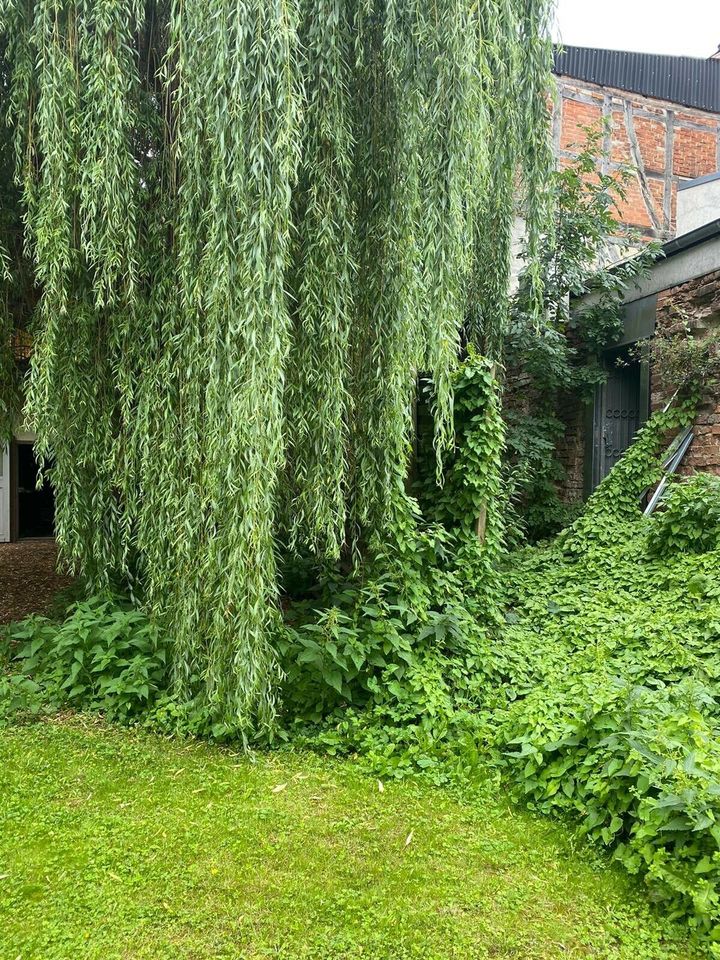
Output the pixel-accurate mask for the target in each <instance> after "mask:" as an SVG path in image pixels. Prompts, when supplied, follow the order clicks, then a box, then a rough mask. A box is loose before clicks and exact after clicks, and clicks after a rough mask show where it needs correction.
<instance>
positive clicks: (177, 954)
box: [0, 721, 696, 960]
mask: <svg viewBox="0 0 720 960" xmlns="http://www.w3.org/2000/svg"><path fill="white" fill-rule="evenodd" d="M683 940H684V936H683V934H682V930H681V929H680V928H677V927H673V926H671V925H669V924H667V923H664V922H663V921H661V920H660V919H659V918H658V916H656V915H653V914H652V912H651V911H650V909H649V908H648V906H647V905H646V901H645V899H644V896H643V892H642V891H641V890H639V889H638V888H637V887H635V886H633V885H632V883H631V882H630V881H628V880H627V879H625V878H624V877H623V876H622V875H620V874H619V873H618V872H616V871H615V870H614V869H611V868H609V867H608V866H606V865H604V864H601V863H598V862H594V861H593V859H592V858H591V857H590V856H589V854H588V852H587V850H583V849H582V848H581V849H580V851H575V852H573V849H572V845H571V842H570V834H569V832H568V830H567V829H564V828H562V827H560V826H558V825H553V824H551V823H549V822H547V821H542V820H539V819H536V818H533V817H531V816H530V815H526V814H524V813H522V812H519V811H518V810H516V809H512V808H509V807H508V806H507V805H506V804H505V803H504V802H503V801H502V799H499V800H493V801H488V800H487V799H482V800H480V799H479V800H478V801H477V802H473V803H472V804H466V803H461V802H459V801H458V800H456V799H453V797H451V796H450V795H449V794H446V793H443V792H441V791H438V790H433V789H432V788H430V787H425V786H422V785H418V784H410V783H403V784H394V783H391V784H386V785H385V789H384V790H383V791H380V789H379V787H378V784H377V781H375V780H372V779H370V778H368V777H366V776H364V775H363V774H362V773H361V772H359V771H358V770H356V769H355V768H354V767H353V766H352V765H351V764H349V763H333V762H330V761H323V760H320V759H316V758H313V757H308V756H294V755H291V754H289V753H279V754H275V755H271V756H265V755H263V756H261V757H259V758H258V759H257V760H256V762H251V761H250V760H248V759H246V758H244V757H242V756H237V755H233V754H231V753H229V752H227V751H222V750H220V749H218V748H214V747H211V746H207V745H203V744H189V745H187V744H178V743H173V742H168V741H165V740H162V739H159V738H157V737H153V736H150V735H144V734H139V733H133V732H128V731H127V730H121V729H110V728H108V727H105V726H102V725H99V724H98V725H93V724H91V723H90V722H86V723H83V722H81V721H72V722H65V723H43V724H37V725H33V726H26V727H18V728H12V729H9V730H4V731H0V958H2V960H16V958H22V960H56V958H62V960H90V958H98V960H101V958H102V960H113V958H132V960H135V958H148V960H164V958H168V960H170V958H172V960H176V958H194V960H204V958H220V957H223V958H237V960H240V958H266V957H276V958H282V960H298V958H301V957H302V958H308V960H310V958H312V960H321V958H323V960H349V958H353V960H355V958H358V960H359V958H363V960H407V958H418V960H440V958H442V960H446V958H457V960H473V958H486V957H487V958H506V957H507V958H509V957H514V958H523V960H528V958H561V957H562V958H567V957H588V958H590V957H591V958H594V960H601V958H607V960H609V958H627V960H647V958H667V960H669V958H676V960H679V958H691V957H694V956H696V954H694V953H693V952H692V950H691V949H690V948H689V947H688V946H686V945H683Z"/></svg>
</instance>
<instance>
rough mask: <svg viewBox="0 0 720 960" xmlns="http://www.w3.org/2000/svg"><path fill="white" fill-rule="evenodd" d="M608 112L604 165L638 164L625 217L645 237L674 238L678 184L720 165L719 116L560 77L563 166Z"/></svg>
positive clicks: (557, 126) (557, 143) (557, 129)
mask: <svg viewBox="0 0 720 960" xmlns="http://www.w3.org/2000/svg"><path fill="white" fill-rule="evenodd" d="M603 118H605V119H606V120H608V121H609V122H610V123H611V124H612V129H611V132H610V133H608V135H607V136H606V140H605V147H606V151H607V153H608V155H609V156H608V158H604V159H603V161H602V164H603V168H604V170H605V171H606V172H607V171H611V170H612V169H617V168H618V166H619V165H621V164H625V165H630V166H632V167H634V168H636V169H637V171H638V172H637V176H636V177H635V179H634V181H633V182H632V183H631V185H630V189H629V190H628V195H627V200H626V202H625V203H624V204H622V206H621V210H620V213H621V218H622V220H623V221H624V222H625V223H626V224H627V225H628V226H632V227H635V228H637V229H639V230H640V231H642V232H643V233H644V234H645V235H646V236H648V237H657V238H660V239H662V240H668V239H670V238H672V237H673V236H674V235H675V216H676V206H677V188H678V184H679V183H680V182H681V181H683V180H692V179H695V178H696V177H701V176H705V175H706V174H709V173H715V172H716V171H717V170H720V116H719V115H718V114H714V113H706V112H703V111H701V110H692V109H690V108H688V107H681V106H678V104H674V103H669V102H665V101H663V100H655V99H651V98H649V97H642V96H640V95H638V94H634V93H628V92H627V91H623V90H616V89H613V88H611V87H601V86H597V85H595V84H591V83H588V82H586V81H584V80H575V79H573V78H570V77H562V76H560V77H558V78H557V92H556V95H555V99H554V102H553V104H552V130H553V144H554V151H555V156H556V158H557V160H558V163H559V164H560V165H562V164H568V163H570V162H571V161H572V159H573V157H575V156H577V153H578V149H579V148H581V145H582V144H583V142H584V140H585V133H584V131H583V128H584V127H588V126H597V125H598V124H599V123H601V122H602V120H603Z"/></svg>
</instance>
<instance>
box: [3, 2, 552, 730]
mask: <svg viewBox="0 0 720 960" xmlns="http://www.w3.org/2000/svg"><path fill="white" fill-rule="evenodd" d="M548 2H549V0H480V2H479V3H477V2H470V0H433V2H432V3H431V2H429V0H212V2H208V0H146V2H141V0H0V35H1V36H2V43H3V47H2V51H3V58H4V59H3V84H4V87H3V90H4V94H3V95H4V97H5V106H6V109H7V112H8V116H9V120H10V129H11V131H12V142H11V141H8V144H9V146H8V149H11V150H12V156H13V158H14V164H15V175H16V179H17V183H18V185H19V186H20V188H21V191H22V205H23V215H24V218H25V227H26V229H25V244H26V254H27V256H28V258H30V259H31V260H32V263H33V266H34V272H35V280H36V285H37V289H38V291H39V302H38V305H37V308H36V311H35V318H34V325H35V326H34V329H35V338H36V339H35V354H34V358H33V364H32V370H31V375H30V382H29V388H28V390H29V395H28V403H27V415H28V416H29V417H30V418H31V419H32V421H33V422H34V424H35V427H36V430H37V436H38V447H39V450H40V452H41V454H44V455H45V456H47V457H48V458H50V457H52V459H53V463H54V466H53V471H54V483H55V488H56V494H57V521H56V522H57V537H58V542H59V544H60V547H61V550H62V552H63V555H64V556H65V558H66V559H67V560H68V561H69V562H70V563H71V564H72V565H74V567H75V568H76V569H77V570H78V571H79V572H81V573H82V574H83V575H84V576H85V577H87V578H88V580H89V581H90V582H91V584H92V585H93V586H94V587H101V586H103V585H106V584H108V583H109V582H111V581H116V580H118V579H120V580H124V581H126V582H129V583H130V584H131V585H132V587H133V589H135V590H137V591H138V592H139V594H140V595H141V596H142V597H143V598H144V600H145V602H146V604H147V605H148V607H149V608H150V609H151V610H153V611H154V612H155V614H156V615H157V616H158V617H159V618H160V619H161V621H162V622H163V623H164V624H165V625H166V626H167V627H168V628H169V629H170V630H171V633H172V636H173V639H174V664H173V669H174V676H175V682H176V685H177V689H178V691H180V692H181V693H182V694H183V695H185V696H200V697H202V698H203V699H205V700H206V701H207V702H208V703H209V705H210V706H211V708H212V709H213V710H214V711H215V712H216V714H217V716H218V717H219V718H221V719H222V720H223V721H227V722H233V723H235V724H237V725H238V726H239V727H240V728H245V729H248V730H249V729H252V728H253V727H255V726H256V725H257V724H258V723H259V724H261V725H262V724H263V723H267V722H269V721H270V720H271V717H272V712H273V691H274V687H275V683H274V677H275V674H276V672H277V667H276V661H275V656H274V653H273V643H272V637H273V630H274V626H275V623H276V620H277V618H278V617H279V606H278V598H277V592H278V586H277V574H276V551H277V548H278V544H280V543H282V544H285V545H286V546H290V547H291V548H293V549H300V550H308V549H309V550H311V551H314V552H315V553H317V554H319V555H321V556H328V557H330V558H337V557H338V556H339V555H340V554H341V552H342V551H344V550H346V549H348V547H349V546H350V545H353V544H354V545H361V544H363V543H366V542H368V540H369V537H370V535H372V534H380V535H382V534H383V533H386V532H387V531H388V530H389V529H390V528H391V527H392V524H393V520H394V518H395V517H396V516H397V511H399V510H404V509H405V499H404V498H405V494H404V484H405V477H406V474H407V467H408V459H409V455H410V450H411V438H412V405H413V398H414V392H415V384H416V382H417V376H418V372H419V371H423V372H424V373H426V374H429V376H430V377H431V378H432V382H433V384H434V394H433V403H434V407H435V423H436V449H437V453H438V458H439V460H441V458H442V455H443V452H444V451H446V450H448V449H449V448H450V447H451V446H452V444H453V442H454V438H453V432H452V388H451V382H452V374H453V370H454V367H455V365H456V362H457V357H458V347H459V336H460V331H461V328H462V327H463V325H464V322H465V318H466V311H467V308H468V302H469V299H468V298H469V295H470V292H471V291H473V290H475V291H478V290H480V291H483V292H485V293H486V294H487V293H488V292H489V293H490V295H491V299H492V300H493V302H492V303H491V304H490V306H489V307H488V308H487V309H486V310H485V311H484V312H483V314H482V317H481V318H480V319H478V316H477V311H475V312H474V313H473V312H472V311H471V319H473V318H474V322H473V323H472V324H471V331H472V332H473V335H474V336H475V338H476V339H484V340H485V341H486V342H496V341H497V338H498V335H499V329H500V327H501V325H502V323H503V322H504V316H503V309H502V304H503V302H504V296H505V286H506V282H507V275H508V269H509V262H508V261H509V252H508V251H509V229H510V223H511V220H512V214H513V211H514V209H515V207H516V204H517V201H518V197H519V196H521V195H523V194H524V196H525V197H526V208H527V212H528V217H529V220H530V227H531V233H533V235H536V234H537V233H538V232H539V231H540V230H541V229H542V228H543V224H544V219H545V218H544V210H543V196H544V194H543V190H542V187H543V182H544V177H545V174H546V172H547V170H548V169H549V155H548V146H547V137H546V117H545V107H544V100H545V95H546V94H545V91H546V88H547V84H548V76H549V73H548V71H549V60H550V47H549V42H548V39H547V18H548ZM5 339H6V338H5Z"/></svg>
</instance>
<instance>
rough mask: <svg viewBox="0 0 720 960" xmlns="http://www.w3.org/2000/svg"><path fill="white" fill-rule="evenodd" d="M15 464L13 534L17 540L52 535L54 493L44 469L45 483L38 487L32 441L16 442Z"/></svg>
mask: <svg viewBox="0 0 720 960" xmlns="http://www.w3.org/2000/svg"><path fill="white" fill-rule="evenodd" d="M13 446H14V453H15V457H14V460H15V464H14V467H15V469H14V471H13V472H14V480H15V484H14V486H15V497H14V500H15V511H14V512H15V517H14V521H15V524H14V525H15V531H14V533H15V537H14V539H17V540H27V539H31V538H42V537H53V536H54V535H55V495H54V493H53V489H52V486H51V485H50V482H49V481H48V479H47V471H46V472H45V476H44V482H43V485H42V487H40V489H38V488H37V475H38V463H37V460H36V459H35V450H34V448H33V445H32V443H27V442H25V441H17V442H16V443H15V444H14V445H13Z"/></svg>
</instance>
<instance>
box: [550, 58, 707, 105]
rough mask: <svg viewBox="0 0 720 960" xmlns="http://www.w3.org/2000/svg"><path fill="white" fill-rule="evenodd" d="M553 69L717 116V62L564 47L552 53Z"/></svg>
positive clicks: (563, 74) (604, 85) (564, 74)
mask: <svg viewBox="0 0 720 960" xmlns="http://www.w3.org/2000/svg"><path fill="white" fill-rule="evenodd" d="M554 69H555V73H557V74H559V75H562V76H565V77H575V78H576V79H578V80H587V81H589V82H590V83H597V84H598V85H600V86H603V87H617V88H618V89H620V90H629V91H631V92H632V93H640V94H643V95H644V96H646V97H656V98H657V99H659V100H669V101H671V102H672V103H678V104H682V105H683V106H686V107H695V108H696V109H698V110H708V111H710V112H711V113H720V60H700V59H697V58H696V57H666V56H661V55H659V54H654V53H626V52H624V51H622V50H599V49H596V48H595V47H563V48H561V49H560V48H558V49H557V50H556V51H555V68H554Z"/></svg>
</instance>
